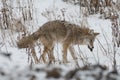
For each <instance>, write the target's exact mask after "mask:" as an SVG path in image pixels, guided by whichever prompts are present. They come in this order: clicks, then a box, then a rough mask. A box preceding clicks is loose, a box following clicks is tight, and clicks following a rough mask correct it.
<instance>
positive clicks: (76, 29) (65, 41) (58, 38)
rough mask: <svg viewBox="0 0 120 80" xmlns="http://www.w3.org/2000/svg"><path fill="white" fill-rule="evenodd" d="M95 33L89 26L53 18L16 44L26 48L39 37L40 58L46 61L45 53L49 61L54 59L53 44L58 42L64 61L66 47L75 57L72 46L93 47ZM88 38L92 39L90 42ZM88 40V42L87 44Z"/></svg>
mask: <svg viewBox="0 0 120 80" xmlns="http://www.w3.org/2000/svg"><path fill="white" fill-rule="evenodd" d="M95 34H96V35H98V33H94V32H93V30H90V29H89V28H82V27H80V26H78V25H76V24H72V23H70V22H67V21H60V20H55V21H49V22H47V23H45V24H44V25H42V26H41V27H40V28H39V29H38V30H37V31H36V32H34V33H33V34H31V35H30V36H27V37H25V38H22V39H21V40H20V41H19V42H17V44H18V47H19V48H27V47H28V46H30V45H32V44H33V43H34V41H36V40H38V39H39V40H40V41H41V43H42V44H43V45H44V50H43V53H42V56H41V58H42V59H43V61H44V62H46V60H45V55H46V53H48V55H49V56H50V57H49V58H50V60H51V61H53V60H54V59H55V58H54V56H53V49H54V44H55V43H56V42H60V43H61V44H62V46H63V60H64V62H67V49H69V50H70V52H71V55H72V57H73V58H74V59H75V58H76V57H75V56H74V51H73V47H72V46H73V45H75V44H80V45H89V46H90V47H91V48H93V42H94V39H95V36H96V35H95ZM90 40H92V42H91V43H90ZM88 42H89V43H90V44H88Z"/></svg>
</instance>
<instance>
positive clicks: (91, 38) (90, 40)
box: [84, 30, 99, 51]
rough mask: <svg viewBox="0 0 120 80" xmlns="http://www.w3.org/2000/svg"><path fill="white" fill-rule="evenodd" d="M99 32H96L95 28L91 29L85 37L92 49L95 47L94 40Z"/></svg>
mask: <svg viewBox="0 0 120 80" xmlns="http://www.w3.org/2000/svg"><path fill="white" fill-rule="evenodd" d="M97 35H99V33H97V32H94V30H90V31H89V32H88V34H87V35H86V36H85V38H84V42H85V43H86V44H87V45H88V48H89V49H90V51H93V48H94V40H95V38H96V36H97Z"/></svg>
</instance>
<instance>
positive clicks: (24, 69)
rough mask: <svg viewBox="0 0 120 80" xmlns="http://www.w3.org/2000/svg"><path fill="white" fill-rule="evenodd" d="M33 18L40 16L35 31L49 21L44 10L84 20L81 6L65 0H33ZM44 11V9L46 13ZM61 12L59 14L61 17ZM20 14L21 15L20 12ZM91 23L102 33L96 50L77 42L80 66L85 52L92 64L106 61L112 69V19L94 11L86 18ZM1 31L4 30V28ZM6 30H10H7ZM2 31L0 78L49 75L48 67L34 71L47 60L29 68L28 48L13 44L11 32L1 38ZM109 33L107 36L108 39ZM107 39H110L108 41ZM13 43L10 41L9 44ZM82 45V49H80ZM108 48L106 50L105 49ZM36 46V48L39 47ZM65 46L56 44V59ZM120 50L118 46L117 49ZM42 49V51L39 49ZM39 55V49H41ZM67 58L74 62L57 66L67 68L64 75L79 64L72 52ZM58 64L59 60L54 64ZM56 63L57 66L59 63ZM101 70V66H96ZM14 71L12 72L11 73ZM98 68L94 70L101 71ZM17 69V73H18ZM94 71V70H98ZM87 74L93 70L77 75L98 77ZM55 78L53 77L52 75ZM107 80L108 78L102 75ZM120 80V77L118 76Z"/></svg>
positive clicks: (23, 79) (26, 78)
mask: <svg viewBox="0 0 120 80" xmlns="http://www.w3.org/2000/svg"><path fill="white" fill-rule="evenodd" d="M34 4H35V5H34V9H35V13H34V18H35V19H36V18H37V21H36V22H35V27H34V29H31V28H30V27H29V26H28V28H30V30H32V31H31V32H34V31H36V30H37V29H38V28H39V27H40V26H41V25H43V24H44V23H45V22H47V21H48V18H46V17H45V16H43V15H42V14H43V13H44V12H45V11H46V10H49V11H51V12H52V11H53V14H55V16H56V19H62V20H63V19H64V18H65V20H67V21H70V22H72V23H76V24H80V21H82V19H81V17H80V15H79V14H80V11H79V6H73V5H72V4H67V3H64V2H62V1H61V0H35V1H34ZM61 10H64V11H65V17H63V16H62V13H61ZM44 14H45V13H44ZM53 14H50V17H51V18H50V20H54V19H55V17H53ZM58 16H60V17H58ZM17 17H18V16H17ZM87 21H88V24H87V25H88V26H89V28H91V29H94V31H95V32H99V33H100V35H99V36H97V39H96V40H95V43H94V46H95V48H94V51H93V52H90V51H89V49H88V48H87V46H74V48H75V50H76V53H77V54H76V56H78V62H79V65H80V66H84V64H83V63H82V60H81V59H80V58H79V56H80V55H82V57H83V58H86V59H85V60H87V61H88V62H89V64H91V65H93V64H97V63H98V62H99V64H102V65H106V66H107V67H108V68H109V70H112V65H113V62H112V59H113V54H112V52H113V50H112V49H113V46H112V30H111V22H110V20H105V19H100V18H99V15H91V16H89V17H88V18H87ZM1 33H2V32H1ZM6 33H7V32H6ZM17 36H18V34H15V35H13V36H12V37H13V38H14V39H15V40H14V43H15V42H16V41H17ZM2 37H3V35H1V40H0V43H3V44H5V45H3V46H1V48H0V51H1V53H0V80H29V79H30V78H31V76H30V75H33V74H35V76H37V79H36V80H38V79H39V80H44V78H45V76H46V72H45V71H41V72H39V73H37V72H35V71H34V68H35V67H39V68H41V69H43V68H45V67H46V65H44V64H38V65H34V67H33V69H32V70H30V67H29V65H30V63H29V62H28V54H26V49H18V48H17V46H16V43H15V45H12V43H11V42H12V41H11V40H10V36H9V33H8V34H6V38H5V40H4V39H3V38H2ZM105 37H106V39H105ZM106 40H107V41H106ZM99 41H100V42H101V44H102V46H101V45H100V44H99ZM9 43H11V45H10V44H9ZM79 48H80V50H81V51H82V52H83V53H81V54H80V53H79V52H80V51H79ZM103 48H104V49H105V50H106V51H107V52H106V53H105V51H104V49H103ZM36 49H37V48H36ZM61 50H62V47H61V45H60V44H56V47H55V50H54V53H57V54H54V55H55V56H56V59H57V60H58V61H59V60H61V58H62V55H61V52H62V51H61ZM119 51H120V50H119V49H118V52H119ZM2 52H8V53H11V54H12V55H11V57H10V58H8V57H6V56H4V55H2ZM37 52H39V51H37ZM108 52H109V53H108ZM38 55H39V53H38ZM119 57H120V56H119V54H117V58H116V60H117V68H118V69H119V68H120V63H119ZM68 58H69V60H70V62H71V63H68V65H69V66H63V65H62V64H61V65H60V64H58V66H60V67H62V68H64V72H62V75H65V74H66V73H67V72H68V71H69V70H72V69H74V68H75V66H76V64H75V63H74V62H75V61H74V60H72V58H71V55H70V54H69V55H68ZM54 65H57V64H54ZM58 66H57V67H58ZM3 71H4V72H5V75H6V76H2V75H1V74H2V73H1V72H3ZM96 71H98V72H99V70H96ZM11 72H12V73H11ZM98 72H95V73H98ZM16 73H17V74H16ZM23 73H24V74H23ZM95 73H94V74H95ZM85 74H90V73H89V71H88V72H87V71H86V72H84V71H83V72H80V73H79V74H78V75H81V76H82V77H81V80H95V79H94V78H93V77H86V76H83V75H85ZM51 80H53V79H51ZM103 80H105V79H103ZM118 80H119V79H118Z"/></svg>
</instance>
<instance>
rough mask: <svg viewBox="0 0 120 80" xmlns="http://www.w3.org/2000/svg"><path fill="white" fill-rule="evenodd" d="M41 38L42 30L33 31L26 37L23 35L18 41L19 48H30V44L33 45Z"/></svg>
mask: <svg viewBox="0 0 120 80" xmlns="http://www.w3.org/2000/svg"><path fill="white" fill-rule="evenodd" d="M39 38H40V32H39V31H36V32H34V33H32V34H31V35H28V36H26V37H23V38H22V39H20V40H19V41H18V42H17V46H18V48H28V47H29V46H30V45H33V43H34V42H35V41H36V40H38V39H39Z"/></svg>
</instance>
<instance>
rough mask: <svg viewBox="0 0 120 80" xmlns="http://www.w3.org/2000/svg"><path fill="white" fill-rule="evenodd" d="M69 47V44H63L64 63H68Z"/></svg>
mask: <svg viewBox="0 0 120 80" xmlns="http://www.w3.org/2000/svg"><path fill="white" fill-rule="evenodd" d="M68 47H69V44H63V63H67V62H68V60H67V49H68Z"/></svg>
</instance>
